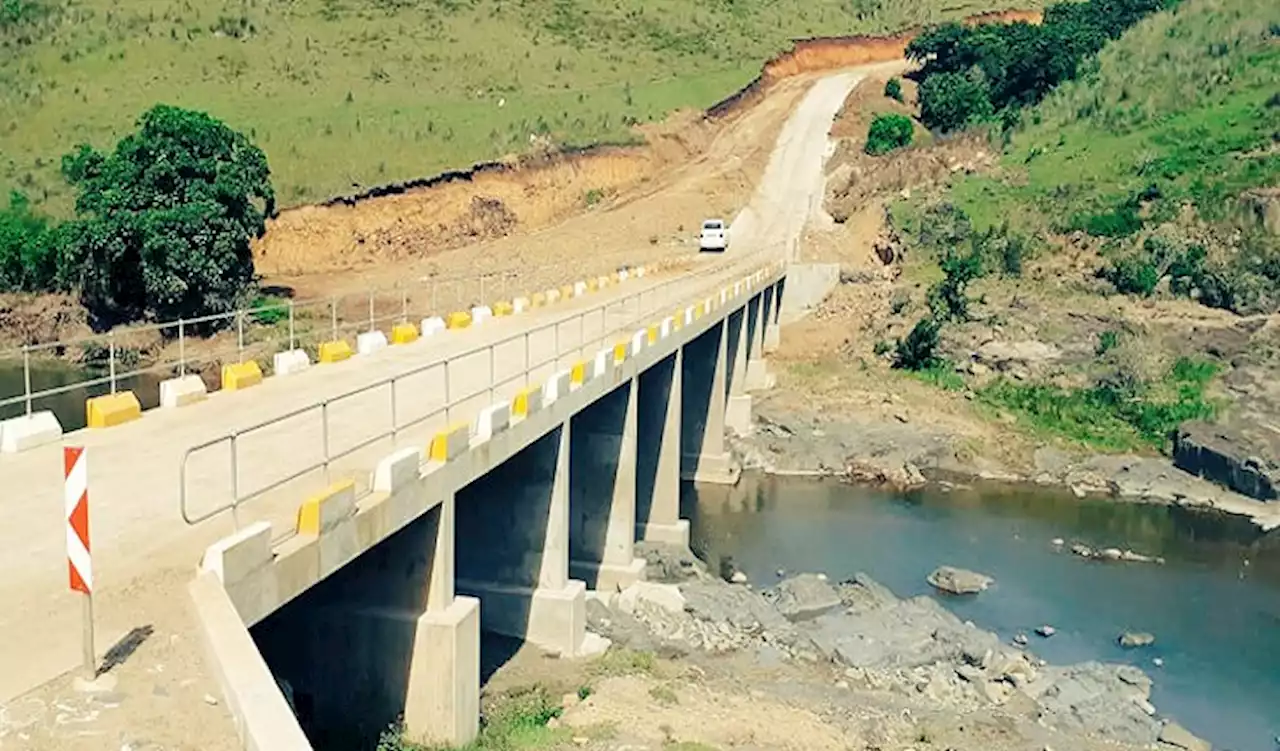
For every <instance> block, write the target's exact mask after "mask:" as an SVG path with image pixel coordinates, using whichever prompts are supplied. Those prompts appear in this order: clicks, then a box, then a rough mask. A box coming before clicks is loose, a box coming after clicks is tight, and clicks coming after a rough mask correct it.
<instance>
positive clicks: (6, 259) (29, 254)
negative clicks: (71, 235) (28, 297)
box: [0, 191, 62, 292]
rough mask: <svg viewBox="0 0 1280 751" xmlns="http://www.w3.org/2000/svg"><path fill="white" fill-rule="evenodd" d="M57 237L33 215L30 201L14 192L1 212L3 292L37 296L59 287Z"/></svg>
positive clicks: (0, 288)
mask: <svg viewBox="0 0 1280 751" xmlns="http://www.w3.org/2000/svg"><path fill="white" fill-rule="evenodd" d="M57 243H58V233H57V232H56V231H55V230H53V229H51V228H50V226H49V220H48V219H46V218H45V217H43V216H40V215H38V214H36V213H34V212H33V211H32V210H31V204H30V202H29V201H28V200H27V197H26V196H24V195H23V194H21V193H18V192H16V191H15V192H13V193H11V194H10V195H9V207H8V208H7V209H5V210H3V211H0V291H8V292H36V291H39V290H48V289H52V288H55V287H58V286H60V277H61V273H62V264H61V259H60V257H59V254H58V247H57Z"/></svg>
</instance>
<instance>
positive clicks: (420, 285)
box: [0, 251, 688, 416]
mask: <svg viewBox="0 0 1280 751" xmlns="http://www.w3.org/2000/svg"><path fill="white" fill-rule="evenodd" d="M685 255H688V252H687V251H684V252H680V253H666V254H663V255H661V256H648V257H644V258H643V260H640V255H639V254H637V253H636V252H635V251H624V252H618V253H609V254H604V255H600V256H596V257H594V258H592V259H590V260H589V261H586V262H578V263H572V264H571V263H560V264H551V265H546V266H541V267H539V268H538V269H537V272H536V275H537V280H536V283H537V284H538V285H539V286H542V287H549V286H556V285H559V284H564V283H569V282H573V281H575V280H578V279H582V278H583V277H584V275H586V276H594V275H596V274H598V273H605V272H606V271H613V270H616V267H617V266H618V265H619V264H625V263H626V262H627V261H628V260H629V261H631V262H633V263H634V262H642V263H653V262H655V261H662V260H669V259H671V258H676V257H681V256H685ZM529 276H530V275H529V273H528V272H521V271H519V270H517V269H514V268H511V269H496V270H492V271H487V272H484V273H480V274H458V275H449V276H429V277H421V278H419V279H417V280H415V281H413V282H410V283H404V284H397V285H395V286H392V287H371V288H368V289H364V290H360V291H357V292H351V293H346V294H341V295H333V296H329V297H322V298H312V299H306V300H292V299H286V300H281V301H279V302H269V303H266V304H262V305H257V306H252V307H246V308H242V309H238V310H234V311H229V312H227V313H219V314H215V315H207V316H199V317H195V318H179V319H178V320H176V321H167V322H162V323H154V324H142V325H137V326H123V327H117V328H115V329H112V330H111V331H108V332H106V333H103V334H94V335H91V336H84V337H76V338H70V339H62V340H57V341H50V342H43V343H40V344H28V345H23V346H21V347H17V348H10V349H8V350H0V367H3V366H4V364H5V363H11V364H12V363H17V362H21V366H22V385H21V387H20V390H18V391H11V392H10V393H7V394H6V393H2V392H0V416H2V415H3V413H4V412H5V411H6V408H7V407H12V406H13V405H17V404H21V405H23V408H24V410H25V413H26V414H28V415H30V414H31V413H32V412H33V411H34V409H35V405H36V403H37V402H39V401H41V400H44V399H47V398H49V397H54V396H58V395H61V394H66V393H70V392H75V391H81V390H89V389H101V390H103V391H108V392H109V393H115V392H116V390H117V389H118V388H119V387H120V385H121V384H122V383H125V384H128V383H129V382H130V381H132V380H135V379H139V378H146V377H155V376H162V377H169V376H171V375H178V376H185V375H187V373H188V371H189V370H193V369H197V368H199V367H200V366H201V365H203V364H221V363H227V362H237V363H239V362H244V361H245V360H246V359H255V358H258V357H263V356H265V357H269V356H270V355H272V354H274V353H275V352H276V351H280V349H281V346H282V345H286V344H287V348H288V349H295V348H298V347H312V348H314V347H315V346H316V345H318V344H319V342H320V341H324V340H327V339H339V338H342V337H344V336H349V335H351V334H353V333H361V332H363V331H372V330H374V329H375V328H378V327H379V326H381V325H384V324H389V323H392V324H393V323H403V322H406V321H409V320H412V319H415V318H417V317H419V316H421V317H426V316H429V315H442V314H444V313H447V312H448V311H451V310H457V309H459V308H460V307H470V306H471V305H480V304H489V303H491V302H492V301H493V300H498V299H502V298H503V297H505V296H510V295H511V294H513V293H524V294H531V293H533V292H535V291H537V290H536V289H530V288H529V286H530V285H531V284H532V283H533V282H531V281H529ZM517 284H519V285H520V286H519V287H517V286H516V285H517ZM233 332H234V340H229V338H228V335H230V334H232V333H233ZM175 349H176V351H175ZM151 350H154V351H156V354H154V355H148V354H146V353H147V352H148V351H151ZM67 361H71V362H74V363H76V364H78V365H79V366H80V368H79V369H78V370H77V371H76V372H74V373H73V374H72V375H71V377H70V378H59V379H58V380H59V382H58V383H57V384H55V385H51V386H48V387H44V388H37V387H36V384H34V383H33V375H34V374H38V372H39V370H40V367H41V366H42V365H43V364H45V363H62V362H67ZM11 367H12V365H11ZM126 387H128V385H126ZM152 387H153V388H158V387H154V384H153V385H152Z"/></svg>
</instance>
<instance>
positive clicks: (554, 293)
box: [546, 289, 560, 303]
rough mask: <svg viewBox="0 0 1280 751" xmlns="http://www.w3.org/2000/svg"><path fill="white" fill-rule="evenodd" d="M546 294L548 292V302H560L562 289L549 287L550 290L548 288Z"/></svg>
mask: <svg viewBox="0 0 1280 751" xmlns="http://www.w3.org/2000/svg"><path fill="white" fill-rule="evenodd" d="M546 294H547V302H548V303H553V302H560V290H558V289H549V290H547V292H546Z"/></svg>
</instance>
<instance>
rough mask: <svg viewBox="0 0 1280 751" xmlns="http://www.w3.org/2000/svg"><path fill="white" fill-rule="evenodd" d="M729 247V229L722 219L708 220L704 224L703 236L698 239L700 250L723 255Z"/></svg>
mask: <svg viewBox="0 0 1280 751" xmlns="http://www.w3.org/2000/svg"><path fill="white" fill-rule="evenodd" d="M728 247H729V228H728V227H726V226H724V220H722V219H708V220H706V221H704V222H703V223H702V234H701V235H700V236H699V237H698V249H699V250H704V251H713V252H716V253H723V252H724V250H725V249H726V248H728Z"/></svg>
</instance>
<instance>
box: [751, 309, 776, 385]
mask: <svg viewBox="0 0 1280 751" xmlns="http://www.w3.org/2000/svg"><path fill="white" fill-rule="evenodd" d="M771 290H772V287H766V288H765V290H764V291H762V292H760V294H757V295H753V296H752V297H751V299H750V300H748V301H747V327H748V330H747V344H748V352H747V381H746V389H747V391H767V390H768V389H771V388H773V387H774V386H775V385H776V384H777V378H775V377H774V375H773V373H770V372H769V364H768V363H767V362H766V361H765V359H764V334H765V329H766V325H765V324H766V322H767V321H768V318H769V315H770V314H771V313H772V310H771V309H770V306H769V302H770V301H771V300H772V298H773V295H772V292H771Z"/></svg>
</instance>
